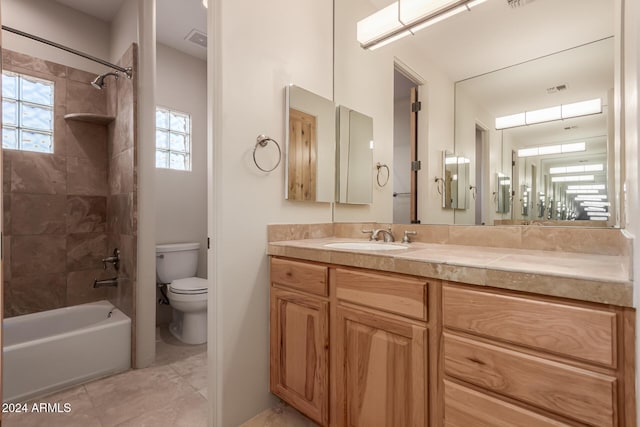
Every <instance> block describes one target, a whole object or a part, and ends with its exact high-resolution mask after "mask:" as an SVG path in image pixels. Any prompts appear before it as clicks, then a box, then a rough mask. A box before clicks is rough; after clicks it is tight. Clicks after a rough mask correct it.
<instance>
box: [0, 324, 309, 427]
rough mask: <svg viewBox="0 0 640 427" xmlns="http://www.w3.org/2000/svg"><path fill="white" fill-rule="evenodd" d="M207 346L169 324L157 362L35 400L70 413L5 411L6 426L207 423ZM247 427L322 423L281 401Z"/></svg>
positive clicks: (161, 334) (159, 341)
mask: <svg viewBox="0 0 640 427" xmlns="http://www.w3.org/2000/svg"><path fill="white" fill-rule="evenodd" d="M206 352H207V345H206V344H203V345H199V346H188V345H185V344H182V343H181V342H180V341H178V340H176V339H175V338H174V337H173V336H172V335H171V334H170V333H169V331H168V329H167V328H166V327H163V328H158V329H157V330H156V360H155V362H154V363H153V365H151V366H150V367H148V368H145V369H136V370H130V371H127V372H123V373H121V374H118V375H114V376H111V377H108V378H103V379H100V380H96V381H92V382H90V383H87V384H83V385H80V386H76V387H73V388H71V389H68V390H65V391H62V392H59V393H56V394H52V395H49V396H46V397H43V398H39V399H34V400H33V401H31V402H29V407H31V405H32V404H33V403H34V402H38V403H41V402H44V403H60V404H61V405H60V407H62V405H63V404H65V403H69V404H70V405H71V412H69V413H26V414H19V413H11V414H3V417H2V426H3V427H41V426H46V427H147V426H149V427H206V426H207V415H208V413H207V412H208V404H207V353H206ZM241 427H316V424H315V423H313V422H312V421H311V420H309V419H308V418H306V417H305V416H303V415H301V414H300V413H299V412H297V411H296V410H295V409H293V408H291V407H290V406H288V405H286V404H284V403H279V404H277V405H275V406H274V407H273V408H270V409H268V410H266V411H264V412H262V413H260V414H258V415H256V416H255V417H253V418H252V419H250V420H249V421H247V422H246V423H244V424H242V426H241Z"/></svg>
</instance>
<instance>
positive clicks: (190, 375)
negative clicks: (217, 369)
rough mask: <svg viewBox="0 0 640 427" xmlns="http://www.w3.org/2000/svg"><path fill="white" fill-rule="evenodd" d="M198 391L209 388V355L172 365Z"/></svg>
mask: <svg viewBox="0 0 640 427" xmlns="http://www.w3.org/2000/svg"><path fill="white" fill-rule="evenodd" d="M169 366H171V367H172V368H173V369H174V370H175V371H176V372H177V373H178V375H180V376H181V377H182V378H184V379H185V381H187V382H188V383H189V384H191V386H192V387H193V388H194V389H196V390H201V389H203V388H206V387H207V354H206V353H200V354H196V355H195V356H191V357H187V358H186V359H183V360H179V361H177V362H173V363H172V364H170V365H169Z"/></svg>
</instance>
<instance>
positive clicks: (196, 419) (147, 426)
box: [118, 392, 209, 427]
mask: <svg viewBox="0 0 640 427" xmlns="http://www.w3.org/2000/svg"><path fill="white" fill-rule="evenodd" d="M208 410H209V408H208V404H207V401H206V399H204V398H203V397H202V395H201V394H200V393H198V392H193V393H190V394H188V395H186V396H183V397H181V398H180V399H177V400H175V401H172V402H171V403H170V404H169V405H166V406H165V407H164V408H162V409H158V410H155V411H150V412H147V413H145V414H142V415H140V416H138V417H135V418H133V419H131V420H128V421H125V422H124V423H122V424H118V427H206V426H207V416H208Z"/></svg>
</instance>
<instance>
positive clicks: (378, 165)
mask: <svg viewBox="0 0 640 427" xmlns="http://www.w3.org/2000/svg"><path fill="white" fill-rule="evenodd" d="M376 168H378V173H377V174H376V181H378V186H380V187H384V186H385V185H387V183H388V182H389V175H390V173H389V166H387V165H385V164H384V163H380V162H378V163H376ZM383 168H384V169H386V170H387V179H386V180H385V181H384V184H383V183H381V182H380V169H383Z"/></svg>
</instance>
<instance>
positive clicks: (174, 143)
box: [156, 107, 191, 171]
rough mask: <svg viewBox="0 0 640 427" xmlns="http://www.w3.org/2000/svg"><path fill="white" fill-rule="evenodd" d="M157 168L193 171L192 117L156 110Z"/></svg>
mask: <svg viewBox="0 0 640 427" xmlns="http://www.w3.org/2000/svg"><path fill="white" fill-rule="evenodd" d="M156 167H157V168H166V169H176V170H183V171H190V170H191V116H190V115H189V114H186V113H180V112H177V111H173V110H169V109H167V108H161V107H157V108H156Z"/></svg>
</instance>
